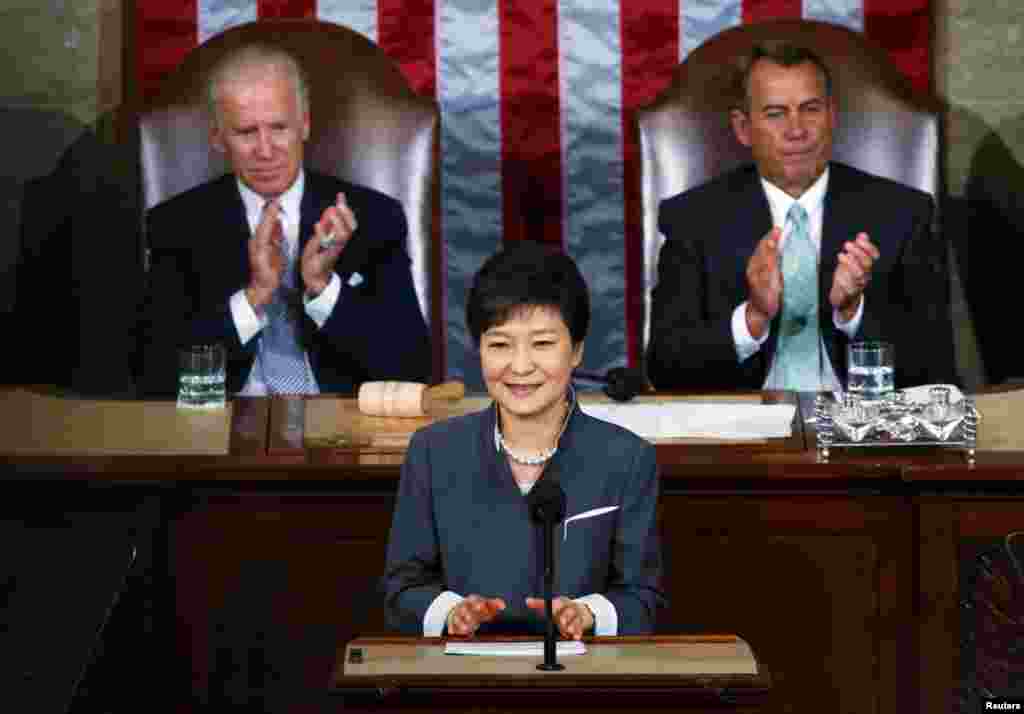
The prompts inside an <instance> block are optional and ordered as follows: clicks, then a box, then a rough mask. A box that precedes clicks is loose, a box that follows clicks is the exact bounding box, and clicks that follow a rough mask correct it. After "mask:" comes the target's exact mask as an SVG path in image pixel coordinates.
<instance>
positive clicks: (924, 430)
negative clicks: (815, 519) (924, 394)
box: [814, 394, 979, 464]
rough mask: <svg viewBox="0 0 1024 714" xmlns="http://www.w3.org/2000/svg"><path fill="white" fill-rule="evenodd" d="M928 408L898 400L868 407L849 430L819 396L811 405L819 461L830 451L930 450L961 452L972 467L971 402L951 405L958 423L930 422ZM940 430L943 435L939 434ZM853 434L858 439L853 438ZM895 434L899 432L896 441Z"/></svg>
mask: <svg viewBox="0 0 1024 714" xmlns="http://www.w3.org/2000/svg"><path fill="white" fill-rule="evenodd" d="M927 407H928V405H927V404H920V403H910V402H905V401H901V400H895V401H883V402H879V403H874V404H871V405H870V411H871V412H872V413H871V414H869V415H867V416H866V417H865V418H864V420H863V421H855V422H852V424H853V426H851V424H848V423H844V422H843V421H842V416H843V411H842V410H841V408H840V407H839V405H838V403H837V402H836V400H835V399H834V398H833V397H832V395H830V394H819V395H818V396H817V397H816V398H815V401H814V422H815V427H816V430H817V451H818V459H819V460H820V461H828V459H829V457H830V456H831V450H832V449H850V448H857V449H860V448H877V447H898V448H899V447H908V446H913V447H921V446H931V447H942V448H953V449H962V450H963V451H964V453H965V456H966V458H967V462H968V463H970V464H973V463H974V457H975V449H976V445H977V440H978V421H979V414H978V409H977V407H976V406H975V404H974V400H972V399H969V398H967V397H963V398H962V399H961V400H960V401H958V402H956V403H955V404H954V405H953V407H954V408H955V410H956V416H957V419H956V420H953V419H950V420H947V421H943V422H935V421H930V420H929V419H928V415H927V414H926V409H927ZM954 422H955V423H954ZM894 425H897V426H894ZM942 425H945V427H942ZM943 429H945V430H946V432H945V433H941V432H942V431H943ZM861 431H863V435H861V434H860V433H859V432H861ZM854 432H857V433H856V434H855V435H856V436H860V438H854ZM894 432H899V437H897V436H894V435H893V433H894ZM934 432H940V433H938V434H936V433H934Z"/></svg>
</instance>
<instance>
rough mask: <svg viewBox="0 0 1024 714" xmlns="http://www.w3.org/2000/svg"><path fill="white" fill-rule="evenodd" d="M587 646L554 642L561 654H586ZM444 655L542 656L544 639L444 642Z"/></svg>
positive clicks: (556, 650) (577, 642)
mask: <svg viewBox="0 0 1024 714" xmlns="http://www.w3.org/2000/svg"><path fill="white" fill-rule="evenodd" d="M586 652H587V648H586V645H584V644H583V643H582V642H580V641H579V640H562V641H559V642H556V643H555V653H556V655H557V656H559V657H561V656H563V655H581V654H586ZM444 653H445V654H446V655H482V656H485V657H543V656H544V640H536V641H531V642H484V641H477V642H461V641H460V642H453V641H449V642H446V643H445V645H444Z"/></svg>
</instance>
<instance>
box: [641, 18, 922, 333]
mask: <svg viewBox="0 0 1024 714" xmlns="http://www.w3.org/2000/svg"><path fill="white" fill-rule="evenodd" d="M777 41H786V42H790V43H793V44H799V45H803V46H806V47H809V48H811V49H812V50H814V51H815V52H817V53H818V54H819V55H820V56H821V57H822V59H824V61H825V63H826V64H827V65H828V67H829V69H830V71H831V72H832V78H833V85H834V86H833V91H834V96H835V98H836V100H837V102H838V110H839V123H838V126H837V128H836V131H835V133H834V135H833V158H835V159H836V160H837V161H841V162H843V163H847V164H850V165H852V166H855V167H857V168H859V169H862V170H864V171H868V172H869V173H873V174H877V175H879V176H885V177H887V178H891V179H893V180H895V181H899V182H901V183H904V184H907V185H909V186H913V187H915V188H918V189H920V190H922V191H926V192H928V193H930V194H932V196H935V197H938V194H939V181H940V176H939V126H940V124H939V111H940V105H939V103H938V101H937V100H935V99H934V98H931V97H927V96H921V95H920V94H916V93H914V92H913V91H912V89H911V86H910V83H909V81H908V80H907V79H906V78H905V77H904V76H903V75H902V74H901V73H900V71H899V70H898V69H897V68H896V67H895V66H894V65H893V64H892V62H891V61H890V60H889V58H888V57H887V56H886V54H885V53H884V51H883V50H881V49H880V48H878V47H875V46H873V45H871V44H870V43H869V42H867V41H866V40H865V39H864V37H863V35H861V34H859V33H856V32H853V31H851V30H847V29H845V28H843V27H840V26H838V25H832V24H828V23H823V22H812V21H806V20H779V21H773V22H765V23H759V24H750V25H741V26H738V27H735V28H732V29H729V30H726V31H724V32H722V33H720V34H718V35H716V36H715V37H712V38H711V39H710V40H708V41H707V42H705V43H704V44H703V45H701V46H700V47H698V48H697V49H696V50H694V51H693V52H692V53H691V54H690V55H689V56H688V57H687V58H686V60H685V61H684V62H683V63H682V64H680V65H679V67H678V68H677V69H676V72H675V76H674V77H673V80H672V83H671V85H670V86H669V87H668V88H667V89H666V90H665V91H664V92H662V93H661V95H659V96H658V97H657V99H655V100H654V101H653V102H652V103H651V104H649V105H647V106H645V107H642V108H641V109H639V110H638V111H637V123H638V125H639V133H640V172H641V193H642V201H643V221H644V225H643V231H644V232H643V235H644V323H643V324H644V328H643V332H642V335H643V347H644V348H645V349H646V346H647V344H648V342H649V335H650V332H649V331H650V314H651V289H652V288H653V287H654V283H655V281H656V279H657V270H658V253H659V251H660V250H661V244H662V242H663V240H664V239H663V237H662V236H661V235H660V234H659V232H658V204H659V202H660V201H661V200H662V199H664V198H668V197H669V196H673V195H675V194H677V193H680V192H682V191H685V190H687V189H689V188H692V187H694V186H697V185H699V184H701V183H704V182H705V181H708V180H709V179H711V178H713V177H715V176H717V175H719V174H721V173H724V172H726V171H728V170H730V169H732V168H735V167H736V166H738V165H740V164H742V163H746V162H749V161H751V159H750V153H749V149H747V148H746V147H744V146H742V145H741V144H740V143H739V142H738V141H737V140H736V138H735V137H734V135H733V133H732V128H731V126H730V124H729V110H730V109H732V108H733V107H736V106H738V105H739V102H740V100H741V90H740V84H739V77H740V72H741V67H742V63H743V60H744V59H745V58H746V57H747V56H748V55H749V53H750V50H751V48H752V47H753V45H755V44H757V43H765V42H777Z"/></svg>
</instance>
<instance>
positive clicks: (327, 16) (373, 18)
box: [316, 0, 377, 42]
mask: <svg viewBox="0 0 1024 714" xmlns="http://www.w3.org/2000/svg"><path fill="white" fill-rule="evenodd" d="M316 17H317V19H318V20H323V21H325V22H333V23H334V24H336V25H344V26H345V27H348V28H351V29H353V30H355V31H356V32H358V33H360V34H361V35H363V36H364V37H368V38H369V39H371V40H372V41H373V42H376V41H377V0H317V4H316Z"/></svg>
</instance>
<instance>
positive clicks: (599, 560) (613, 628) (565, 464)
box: [382, 241, 665, 639]
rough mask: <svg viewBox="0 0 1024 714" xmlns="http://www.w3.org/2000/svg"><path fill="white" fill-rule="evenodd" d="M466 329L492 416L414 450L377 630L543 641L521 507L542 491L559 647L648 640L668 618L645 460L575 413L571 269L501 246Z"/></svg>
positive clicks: (539, 251) (538, 251) (581, 329)
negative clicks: (383, 620) (556, 514)
mask: <svg viewBox="0 0 1024 714" xmlns="http://www.w3.org/2000/svg"><path fill="white" fill-rule="evenodd" d="M466 317H467V323H468V325H469V329H470V332H471V334H472V336H473V339H474V341H475V342H476V345H477V347H478V349H479V354H480V366H481V371H482V372H483V377H484V382H485V384H486V387H487V391H488V393H489V395H490V397H491V398H492V399H493V403H492V405H491V406H490V407H489V408H487V409H485V410H483V411H481V412H477V413H474V414H468V415H465V416H460V417H454V418H451V419H448V420H445V421H441V422H438V423H435V424H432V425H430V426H428V427H425V428H424V429H421V430H420V431H418V432H417V433H416V434H415V435H414V436H413V438H412V441H411V443H410V445H409V450H408V452H407V456H406V460H405V463H404V464H403V466H402V476H401V482H400V484H399V489H398V498H397V501H396V505H395V512H394V517H393V521H392V526H391V533H390V537H389V541H388V550H387V563H386V571H385V575H384V578H383V580H382V588H383V591H384V596H385V605H386V608H387V611H388V619H389V622H390V624H391V625H392V626H394V627H395V628H396V629H398V630H400V631H401V632H403V633H406V634H411V635H424V636H437V635H441V634H445V633H447V634H452V635H472V634H475V633H477V632H480V633H491V634H494V633H514V634H536V635H542V634H543V632H544V627H545V619H544V617H545V616H544V601H543V599H542V597H543V592H544V590H543V585H544V571H543V533H542V531H541V528H540V527H539V526H538V525H537V524H536V523H534V522H532V521H531V517H530V509H529V508H528V506H527V499H528V494H529V493H530V491H531V489H533V488H534V486H535V485H536V484H537V483H538V481H539V480H540V479H547V480H551V481H555V480H557V482H558V484H559V485H560V486H561V488H562V489H563V490H564V492H565V497H566V509H565V518H564V519H563V520H562V521H561V522H559V523H558V524H557V529H556V533H555V538H554V562H555V590H554V594H555V596H556V599H555V601H554V607H553V613H554V619H555V622H556V625H557V627H558V630H559V632H560V633H561V635H562V636H563V637H565V638H577V639H578V638H579V637H581V636H582V635H584V634H595V635H617V634H646V633H650V632H652V631H653V628H654V618H655V612H656V610H657V609H658V608H659V607H662V606H664V604H665V596H664V594H663V592H662V590H661V568H662V565H661V552H660V544H659V539H658V532H657V523H656V513H657V499H658V478H657V469H656V463H655V451H654V447H653V446H652V445H650V444H649V443H647V442H646V441H644V440H643V439H641V438H639V437H637V436H636V435H634V434H632V433H631V432H629V431H626V430H625V429H622V428H620V427H618V426H615V425H613V424H609V423H607V422H604V421H600V420H598V419H595V418H593V417H591V416H588V415H587V414H586V413H585V412H583V411H582V410H581V409H580V408H579V405H578V404H577V403H576V399H575V393H574V390H573V388H572V384H571V381H572V373H573V370H574V369H575V368H576V367H578V366H579V365H580V363H581V361H582V358H583V343H584V338H585V337H586V333H587V327H588V324H589V322H590V299H589V296H588V293H587V286H586V283H585V282H584V280H583V277H582V275H581V274H580V272H579V269H578V268H577V267H576V264H575V263H574V262H573V260H572V259H571V258H569V257H568V256H565V255H560V254H551V253H549V252H547V251H546V250H545V249H544V248H543V247H541V246H540V245H539V244H536V243H532V242H528V241H520V242H517V243H515V244H512V245H510V246H509V247H507V248H505V249H503V250H502V251H501V252H499V253H497V254H496V255H494V256H492V257H491V258H490V259H489V260H487V262H485V263H484V265H483V267H482V268H481V269H480V272H479V273H477V275H476V276H475V278H474V281H473V286H472V288H471V290H470V294H469V300H468V304H467V307H466Z"/></svg>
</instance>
